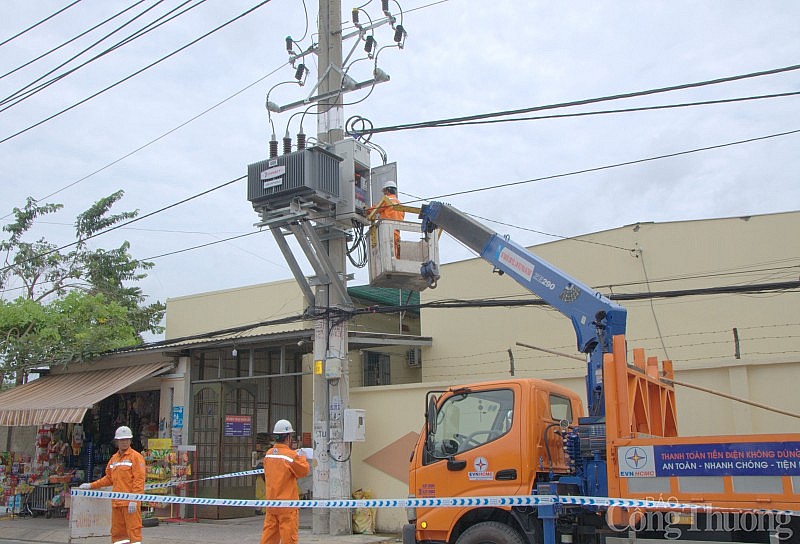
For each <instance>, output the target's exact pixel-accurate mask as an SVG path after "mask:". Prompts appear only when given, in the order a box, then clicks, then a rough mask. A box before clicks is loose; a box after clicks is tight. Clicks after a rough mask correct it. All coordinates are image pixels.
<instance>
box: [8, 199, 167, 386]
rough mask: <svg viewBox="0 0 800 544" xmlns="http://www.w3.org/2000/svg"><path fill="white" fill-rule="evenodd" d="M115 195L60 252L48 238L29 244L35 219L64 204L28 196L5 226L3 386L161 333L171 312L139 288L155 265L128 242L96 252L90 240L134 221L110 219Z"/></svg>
mask: <svg viewBox="0 0 800 544" xmlns="http://www.w3.org/2000/svg"><path fill="white" fill-rule="evenodd" d="M122 196H123V192H122V191H117V192H115V193H113V194H111V195H109V196H107V197H105V198H102V199H100V200H99V201H97V202H96V203H94V204H93V205H92V206H91V207H90V208H89V209H88V210H86V211H85V212H83V213H81V214H80V215H78V217H77V219H76V220H75V242H74V243H72V244H69V245H66V246H62V247H59V246H58V245H56V244H53V243H51V242H48V241H47V240H46V239H44V238H40V239H38V240H36V241H33V242H30V241H27V235H29V234H30V231H31V229H32V228H33V227H34V225H35V223H36V220H37V219H39V218H41V217H42V216H45V215H48V214H52V213H55V212H57V211H59V210H60V209H61V208H62V206H61V205H60V204H39V203H38V202H37V201H36V200H35V199H33V198H28V199H27V201H26V203H25V206H24V207H23V208H22V209H19V208H14V211H13V216H14V219H13V221H12V222H11V223H9V224H8V225H5V226H4V227H3V232H4V233H5V234H6V236H5V237H4V239H3V240H0V255H2V256H3V257H4V262H3V265H2V268H0V293H2V299H0V383H2V381H3V378H5V377H8V376H10V375H11V374H12V373H16V377H17V382H18V383H20V380H21V377H22V376H23V375H24V373H25V372H26V371H27V370H29V369H31V368H34V367H38V366H42V365H52V364H67V363H72V362H82V361H87V360H90V359H92V358H94V357H96V356H98V355H100V354H101V353H103V352H106V351H108V350H111V349H115V348H119V347H127V346H133V345H136V344H139V343H141V342H142V337H141V334H142V333H144V332H146V331H149V332H151V333H154V334H159V333H161V332H163V328H162V327H161V326H160V323H161V320H162V319H163V317H164V311H165V307H164V305H163V304H162V303H161V302H155V303H151V304H146V303H145V301H146V299H147V297H146V296H145V295H144V294H143V292H142V290H141V288H139V287H138V286H137V285H136V283H137V282H139V281H140V280H142V279H144V278H145V277H147V274H146V272H145V271H146V270H149V269H151V268H152V267H153V263H150V262H146V261H140V260H137V259H134V258H133V257H132V256H131V255H130V253H129V249H130V244H129V243H128V242H127V241H126V242H124V243H122V245H120V246H119V247H118V248H115V249H109V250H107V249H91V248H90V247H89V245H88V244H87V242H88V240H89V239H91V238H94V237H95V236H97V235H98V234H99V233H102V232H104V231H107V230H109V229H113V228H115V227H116V226H118V225H119V224H120V223H121V222H124V221H126V220H128V219H131V218H134V217H136V215H137V214H138V212H137V211H128V212H122V213H118V214H112V213H111V208H112V206H113V205H114V204H115V203H116V202H117V201H118V200H120V199H121V198H122Z"/></svg>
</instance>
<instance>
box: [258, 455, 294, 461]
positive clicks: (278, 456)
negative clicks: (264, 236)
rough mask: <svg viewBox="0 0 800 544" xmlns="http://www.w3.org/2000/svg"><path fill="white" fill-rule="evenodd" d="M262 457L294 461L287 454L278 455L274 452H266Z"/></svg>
mask: <svg viewBox="0 0 800 544" xmlns="http://www.w3.org/2000/svg"><path fill="white" fill-rule="evenodd" d="M264 457H266V458H268V459H283V460H284V461H289V462H290V463H294V459H293V458H292V457H289V456H288V455H279V454H276V453H268V454H266V455H265V456H264Z"/></svg>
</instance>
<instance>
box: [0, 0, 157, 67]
mask: <svg viewBox="0 0 800 544" xmlns="http://www.w3.org/2000/svg"><path fill="white" fill-rule="evenodd" d="M144 1H145V0H139V1H138V2H136V3H134V4H131V5H130V6H128V7H127V8H125V9H123V10H122V11H118V12H117V13H115V14H114V15H112V16H111V17H109V18H107V19H106V20H104V21H102V22H100V23H97V24H96V25H94V26H93V27H91V28H89V29H88V30H84V31H83V32H81V33H80V34H78V35H77V36H75V37H73V38H70V39H69V40H67V41H65V42H64V43H62V44H61V45H57V46H55V47H54V48H52V49H50V50H49V51H47V52H45V53H42V54H41V55H39V56H38V57H36V58H34V59H31V60H29V61H28V62H26V63H24V64H21V65H19V66H17V67H16V68H14V69H13V70H10V71H8V72H6V73H5V74H3V75H0V79H3V78H4V77H6V76H10V75H11V74H13V73H15V72H17V71H19V70H22V69H23V68H25V67H26V66H30V65H31V64H33V63H34V62H36V61H38V60H41V59H43V58H44V57H46V56H47V55H49V54H51V53H55V52H56V51H58V50H59V49H61V48H62V47H64V46H66V45H69V44H70V43H72V42H74V41H75V40H77V39H79V38H82V37H83V36H85V35H86V34H89V33H90V32H92V31H94V30H97V29H98V28H100V27H101V26H103V25H104V24H106V23H108V22H109V21H112V20H113V19H116V18H117V17H119V16H120V15H122V14H124V13H125V12H127V11H129V10H131V9H133V8H135V7H136V6H138V5H139V4H141V3H142V2H144Z"/></svg>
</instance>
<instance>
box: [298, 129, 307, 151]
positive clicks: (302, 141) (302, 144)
mask: <svg viewBox="0 0 800 544" xmlns="http://www.w3.org/2000/svg"><path fill="white" fill-rule="evenodd" d="M305 148H306V135H305V134H304V133H303V132H298V133H297V150H298V151H299V150H301V149H305Z"/></svg>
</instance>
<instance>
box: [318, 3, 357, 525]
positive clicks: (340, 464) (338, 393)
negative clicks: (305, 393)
mask: <svg viewBox="0 0 800 544" xmlns="http://www.w3.org/2000/svg"><path fill="white" fill-rule="evenodd" d="M341 9H342V8H341V0H319V74H320V75H319V93H320V94H321V95H324V94H325V93H327V92H330V91H338V90H339V89H341V87H342V32H341V28H342V13H341ZM318 113H319V115H318V118H317V119H318V120H317V138H318V139H319V140H320V142H326V143H335V142H337V141H339V140H341V139H342V138H343V137H344V113H343V106H342V98H341V95H336V97H335V98H332V99H327V100H322V101H320V102H319V104H318ZM330 226H331V229H330V232H329V234H330V235H331V236H330V237H329V238H328V240H327V242H326V244H327V251H328V257H329V258H330V262H331V263H332V265H333V268H334V270H335V271H336V274H337V277H334V278H329V280H330V281H331V282H337V281H339V282H342V284H343V286H344V288H345V289H346V288H347V280H346V275H347V267H346V260H345V259H346V254H345V252H346V243H347V240H346V239H345V237H344V232H342V231H340V230H339V229H337V228H335V221H334V218H331V219H330ZM316 300H317V307H318V308H336V307H340V306H342V305H343V304H344V302H345V301H344V300H340V296H339V295H338V294H337V292H336V290H334V289H333V288H330V286H328V285H320V286H318V287H317V290H316ZM347 325H348V324H347V321H346V320H334V321H332V320H331V317H330V315H325V316H323V317H322V318H320V319H317V321H316V322H315V327H314V377H313V383H314V387H313V389H314V412H313V413H314V457H315V459H316V466H315V468H314V470H313V472H312V473H313V493H314V498H315V499H349V498H350V487H351V480H350V448H349V446H348V445H347V444H345V443H344V442H343V441H342V439H343V435H344V410H345V408H347V406H348V403H349V388H350V377H349V368H348V344H347V330H348V327H347ZM337 365H340V366H341V372H340V377H338V378H335V379H330V380H329V377H330V375H331V372H330V371H331V370H332V369H331V368H329V367H331V366H337ZM336 374H337V375H338V374H339V373H336ZM312 531H313V533H314V534H330V535H343V534H350V533H351V532H352V529H351V517H350V511H349V510H347V509H341V510H331V509H324V508H317V509H315V510H314V514H313V518H312Z"/></svg>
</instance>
